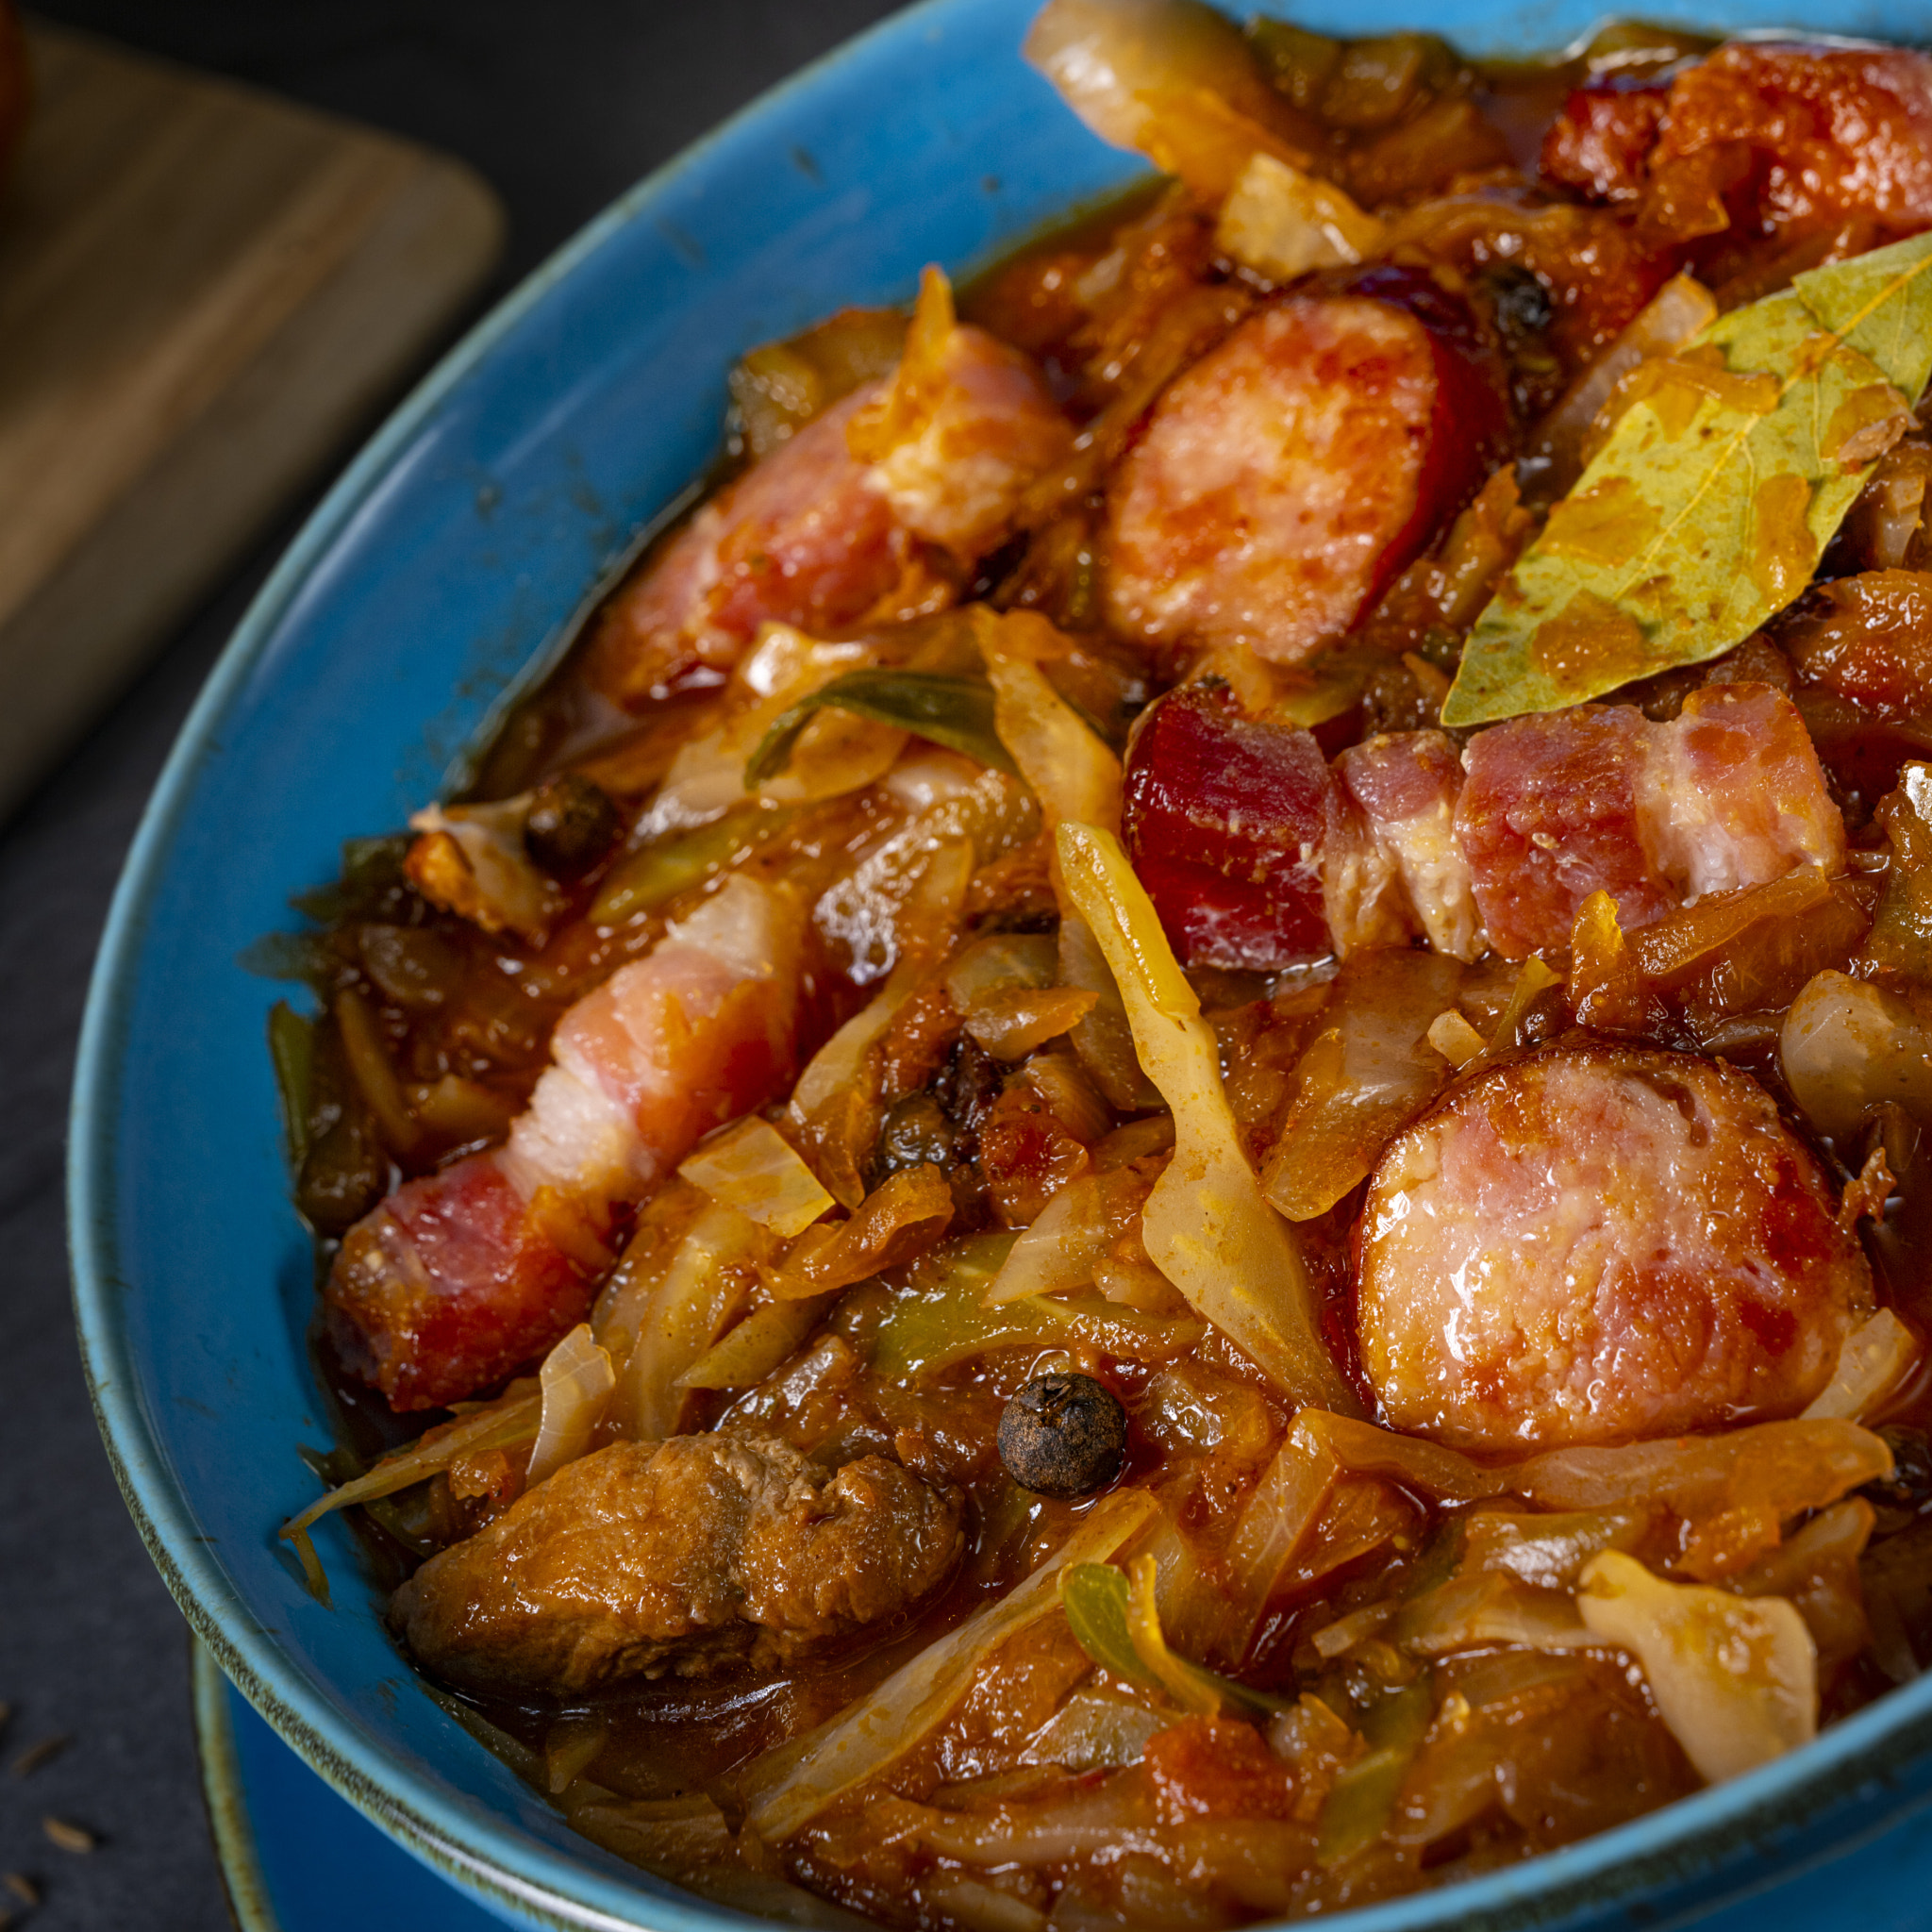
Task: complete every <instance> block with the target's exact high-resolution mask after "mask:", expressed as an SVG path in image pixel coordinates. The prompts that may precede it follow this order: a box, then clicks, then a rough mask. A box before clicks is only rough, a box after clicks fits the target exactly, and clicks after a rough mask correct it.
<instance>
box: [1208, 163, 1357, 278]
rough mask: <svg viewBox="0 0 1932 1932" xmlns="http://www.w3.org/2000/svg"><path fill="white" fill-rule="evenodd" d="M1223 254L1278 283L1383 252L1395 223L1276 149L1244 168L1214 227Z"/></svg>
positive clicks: (1338, 266)
mask: <svg viewBox="0 0 1932 1932" xmlns="http://www.w3.org/2000/svg"><path fill="white" fill-rule="evenodd" d="M1214 240H1215V243H1216V245H1217V246H1218V247H1219V248H1220V250H1221V252H1222V253H1223V254H1224V255H1226V256H1229V257H1231V258H1233V259H1234V260H1236V261H1238V262H1240V263H1241V264H1242V266H1243V267H1246V268H1251V269H1253V270H1254V271H1255V272H1256V273H1257V275H1266V276H1267V277H1268V279H1269V280H1270V281H1271V282H1291V281H1293V280H1294V278H1295V277H1296V276H1297V275H1307V273H1308V271H1309V270H1310V269H1317V268H1341V267H1346V266H1348V265H1349V264H1351V263H1354V262H1357V261H1361V260H1364V259H1366V258H1368V257H1369V256H1372V255H1378V254H1380V253H1381V250H1382V248H1383V245H1384V244H1385V242H1387V240H1388V230H1387V229H1386V228H1384V227H1383V225H1382V224H1381V223H1380V222H1378V221H1377V220H1376V219H1375V218H1374V215H1372V214H1370V213H1369V212H1368V210H1367V209H1365V208H1358V207H1357V205H1356V204H1355V203H1354V202H1353V201H1351V200H1350V199H1349V198H1348V196H1347V195H1345V194H1344V193H1342V192H1341V189H1339V188H1337V187H1335V186H1334V185H1333V184H1332V183H1330V182H1327V181H1318V180H1317V179H1316V178H1315V177H1314V175H1310V174H1307V173H1306V172H1305V171H1304V170H1302V169H1300V168H1296V167H1291V166H1290V165H1289V163H1288V162H1286V161H1284V160H1281V159H1280V158H1277V157H1276V156H1274V155H1271V154H1262V153H1257V154H1255V155H1254V156H1252V157H1251V158H1249V161H1248V164H1247V166H1246V167H1245V168H1243V169H1242V170H1241V177H1240V179H1239V180H1237V181H1236V182H1235V184H1234V189H1233V191H1232V192H1230V194H1229V195H1228V197H1227V200H1226V202H1225V203H1224V205H1223V207H1222V210H1221V220H1220V222H1219V224H1218V225H1217V226H1216V227H1215V230H1214Z"/></svg>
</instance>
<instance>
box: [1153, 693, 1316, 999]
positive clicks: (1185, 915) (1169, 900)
mask: <svg viewBox="0 0 1932 1932" xmlns="http://www.w3.org/2000/svg"><path fill="white" fill-rule="evenodd" d="M1330 789H1331V780H1330V778H1329V774H1328V768H1327V766H1326V765H1325V764H1324V762H1323V758H1322V753H1321V748H1320V747H1319V746H1318V745H1317V744H1316V742H1315V741H1314V739H1313V737H1312V736H1311V735H1310V734H1309V733H1307V732H1306V731H1301V730H1296V729H1294V728H1292V727H1291V726H1289V725H1285V724H1254V723H1251V722H1250V721H1248V720H1247V719H1245V718H1243V717H1242V716H1241V709H1240V707H1239V706H1238V705H1237V704H1236V702H1235V698H1234V694H1233V692H1232V691H1229V690H1228V689H1227V687H1226V686H1225V685H1224V684H1219V683H1213V682H1208V681H1205V680H1204V681H1203V682H1201V683H1199V684H1190V685H1183V686H1182V687H1181V688H1180V689H1179V690H1178V691H1170V692H1169V693H1168V694H1167V696H1165V697H1164V698H1162V699H1160V700H1159V702H1158V704H1156V705H1155V706H1154V707H1153V708H1151V709H1150V710H1149V711H1148V713H1147V714H1146V716H1145V718H1144V719H1143V720H1142V722H1141V727H1140V730H1139V731H1138V732H1137V733H1136V735H1135V738H1134V742H1133V744H1132V746H1131V748H1130V749H1129V751H1128V753H1127V767H1126V785H1125V793H1124V824H1125V830H1126V839H1127V854H1128V857H1129V858H1130V859H1131V860H1132V862H1133V866H1134V870H1135V872H1136V873H1137V874H1140V878H1141V884H1142V885H1144V886H1145V887H1146V888H1147V892H1148V896H1149V897H1150V898H1151V899H1152V900H1153V901H1154V908H1155V910H1156V911H1157V912H1158V913H1159V915H1160V923H1161V925H1162V927H1163V928H1164V929H1165V931H1166V933H1167V936H1168V938H1169V939H1170V940H1171V941H1173V943H1174V951H1175V952H1176V953H1177V954H1178V955H1179V956H1180V958H1181V959H1182V961H1183V962H1184V963H1185V964H1187V965H1190V966H1232V967H1244V968H1248V969H1250V970H1254V971H1260V972H1272V971H1274V970H1276V969H1278V968H1280V967H1283V966H1290V965H1293V964H1295V963H1296V962H1298V961H1302V960H1307V959H1319V958H1322V957H1323V956H1324V954H1325V953H1326V952H1327V951H1328V925H1327V921H1326V919H1325V918H1324V913H1323V908H1322V874H1321V871H1320V864H1319V861H1320V855H1321V850H1322V843H1323V840H1324V835H1325V832H1326V828H1327V819H1328V796H1329V791H1330Z"/></svg>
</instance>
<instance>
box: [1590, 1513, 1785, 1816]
mask: <svg viewBox="0 0 1932 1932" xmlns="http://www.w3.org/2000/svg"><path fill="white" fill-rule="evenodd" d="M1576 1602H1577V1607H1578V1608H1579V1609H1580V1610H1581V1611H1582V1612H1583V1621H1584V1622H1585V1623H1586V1624H1589V1626H1590V1630H1591V1635H1592V1636H1593V1637H1597V1638H1599V1639H1602V1640H1603V1641H1607V1642H1610V1643H1615V1644H1619V1645H1621V1646H1622V1647H1623V1648H1624V1650H1627V1651H1628V1652H1629V1653H1630V1654H1631V1656H1633V1657H1635V1658H1636V1659H1637V1661H1638V1662H1639V1663H1640V1664H1641V1665H1642V1667H1643V1674H1644V1676H1645V1678H1646V1679H1647V1680H1648V1681H1649V1684H1650V1690H1651V1695H1652V1696H1653V1697H1655V1698H1656V1699H1657V1709H1658V1711H1659V1712H1660V1713H1661V1714H1662V1716H1663V1720H1664V1722H1665V1724H1669V1725H1670V1727H1671V1731H1672V1733H1673V1735H1674V1737H1675V1738H1676V1740H1677V1741H1678V1743H1680V1744H1681V1745H1683V1747H1684V1752H1685V1755H1686V1756H1687V1757H1689V1758H1690V1759H1691V1763H1692V1764H1694V1765H1695V1766H1696V1767H1697V1770H1698V1773H1699V1774H1700V1775H1701V1776H1703V1777H1704V1778H1706V1779H1707V1780H1708V1781H1709V1782H1710V1783H1711V1784H1719V1783H1721V1782H1722V1781H1723V1780H1724V1779H1725V1778H1730V1777H1737V1776H1739V1775H1740V1774H1741V1773H1744V1772H1747V1771H1754V1770H1756V1769H1757V1766H1758V1765H1760V1764H1768V1763H1770V1761H1771V1760H1772V1759H1773V1758H1774V1757H1782V1756H1783V1754H1784V1753H1785V1752H1787V1751H1789V1750H1790V1749H1792V1748H1793V1747H1794V1746H1795V1745H1798V1744H1803V1743H1807V1742H1808V1741H1809V1740H1811V1739H1812V1738H1813V1737H1815V1736H1816V1735H1817V1732H1818V1656H1817V1652H1816V1650H1815V1648H1814V1647H1813V1645H1812V1641H1811V1633H1810V1632H1809V1631H1808V1630H1807V1629H1806V1627H1805V1620H1804V1618H1802V1617H1801V1616H1800V1615H1799V1614H1798V1612H1797V1610H1796V1609H1795V1607H1793V1606H1791V1605H1790V1604H1789V1603H1787V1602H1786V1601H1785V1600H1784V1599H1783V1598H1782V1597H1774V1596H1767V1597H1752V1598H1741V1597H1737V1596H1733V1595H1732V1594H1731V1592H1730V1591H1727V1590H1710V1589H1707V1588H1706V1587H1704V1586H1703V1585H1701V1584H1686V1583H1667V1582H1665V1581H1664V1579H1663V1578H1662V1577H1660V1576H1653V1575H1652V1574H1651V1573H1650V1572H1649V1571H1648V1570H1646V1569H1645V1568H1644V1567H1643V1565H1642V1564H1641V1563H1640V1562H1639V1561H1638V1560H1637V1559H1636V1557H1626V1556H1624V1554H1623V1553H1622V1552H1621V1551H1618V1550H1605V1551H1604V1552H1603V1553H1602V1554H1601V1555H1599V1556H1596V1557H1591V1560H1590V1563H1589V1564H1588V1566H1587V1567H1586V1568H1585V1570H1584V1572H1583V1576H1582V1587H1581V1589H1580V1590H1579V1591H1578V1593H1577V1599H1576Z"/></svg>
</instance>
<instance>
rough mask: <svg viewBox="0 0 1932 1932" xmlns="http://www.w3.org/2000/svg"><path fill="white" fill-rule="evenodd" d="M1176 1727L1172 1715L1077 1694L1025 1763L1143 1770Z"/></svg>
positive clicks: (1036, 1739)
mask: <svg viewBox="0 0 1932 1932" xmlns="http://www.w3.org/2000/svg"><path fill="white" fill-rule="evenodd" d="M1062 1574H1064V1573H1062ZM1173 1722H1174V1718H1173V1714H1172V1713H1171V1712H1164V1711H1158V1710H1150V1709H1149V1708H1148V1707H1146V1706H1145V1705H1144V1704H1132V1703H1129V1702H1128V1700H1127V1699H1126V1698H1124V1697H1117V1696H1114V1695H1112V1694H1111V1693H1110V1692H1108V1691H1074V1694H1073V1695H1072V1696H1071V1697H1069V1698H1068V1699H1067V1701H1066V1702H1065V1703H1064V1704H1062V1705H1061V1706H1060V1707H1059V1708H1058V1710H1057V1711H1055V1712H1054V1714H1053V1716H1052V1717H1050V1718H1049V1719H1048V1720H1047V1721H1046V1723H1045V1724H1042V1725H1041V1728H1040V1729H1039V1730H1038V1731H1036V1732H1035V1733H1034V1734H1033V1738H1032V1740H1031V1741H1030V1742H1028V1744H1027V1745H1026V1748H1025V1749H1024V1751H1022V1752H1021V1753H1020V1762H1021V1763H1022V1764H1058V1765H1063V1766H1065V1768H1066V1769H1067V1770H1069V1771H1092V1770H1094V1769H1095V1768H1096V1767H1098V1766H1101V1765H1109V1766H1116V1765H1123V1764H1138V1763H1140V1761H1141V1757H1142V1756H1143V1755H1144V1753H1145V1752H1146V1749H1147V1742H1148V1740H1149V1739H1151V1738H1155V1737H1158V1735H1159V1734H1160V1733H1161V1732H1162V1731H1164V1730H1166V1729H1167V1728H1168V1726H1169V1725H1170V1724H1173Z"/></svg>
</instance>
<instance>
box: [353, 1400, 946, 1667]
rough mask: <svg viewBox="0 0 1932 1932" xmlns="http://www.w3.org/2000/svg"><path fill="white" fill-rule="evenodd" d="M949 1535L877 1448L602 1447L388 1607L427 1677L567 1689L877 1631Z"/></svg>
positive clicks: (936, 1575)
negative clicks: (834, 1461) (821, 1457)
mask: <svg viewBox="0 0 1932 1932" xmlns="http://www.w3.org/2000/svg"><path fill="white" fill-rule="evenodd" d="M960 1543H961V1537H960V1529H959V1505H958V1497H957V1496H955V1495H953V1494H952V1493H950V1492H944V1493H942V1492H941V1491H939V1490H936V1489H934V1488H933V1487H932V1486H931V1485H930V1484H928V1483H926V1482H924V1481H923V1480H922V1479H921V1478H920V1477H918V1476H916V1475H914V1474H912V1473H911V1472H910V1471H909V1470H907V1469H905V1468H902V1467H901V1466H900V1465H899V1464H898V1463H896V1462H893V1461H891V1460H889V1459H888V1458H887V1457H882V1456H865V1457H859V1458H858V1460H857V1461H854V1462H848V1463H846V1464H845V1465H844V1466H843V1467H842V1468H841V1469H840V1470H838V1471H837V1472H836V1473H834V1472H829V1471H826V1470H824V1469H821V1468H818V1467H816V1466H815V1465H812V1464H809V1463H808V1462H807V1461H806V1460H805V1458H804V1457H801V1456H800V1455H799V1454H798V1452H797V1451H796V1450H794V1449H792V1448H791V1447H790V1446H789V1445H788V1444H786V1443H785V1442H783V1441H779V1440H778V1439H777V1438H776V1437H773V1436H766V1435H759V1434H750V1433H736V1434H728V1435H726V1434H719V1435H709V1436H675V1437H673V1438H672V1439H671V1440H670V1441H666V1442H613V1443H611V1444H609V1445H608V1447H606V1448H603V1449H599V1450H596V1451H594V1452H593V1453H592V1454H591V1455H589V1456H585V1457H580V1458H579V1459H578V1460H576V1461H575V1462H568V1463H566V1464H564V1466H563V1467H562V1468H561V1469H560V1470H558V1472H557V1474H555V1475H553V1476H552V1477H550V1479H549V1480H548V1481H547V1482H542V1483H540V1484H538V1486H537V1487H536V1488H535V1489H534V1490H531V1491H527V1492H526V1493H525V1494H524V1495H522V1496H520V1497H519V1498H518V1499H517V1501H516V1502H515V1503H513V1504H512V1505H511V1506H510V1507H509V1508H508V1509H507V1510H506V1511H505V1512H504V1513H503V1514H502V1515H501V1516H499V1517H497V1518H495V1519H494V1520H493V1521H492V1522H491V1523H490V1524H487V1525H486V1526H485V1527H484V1528H483V1529H482V1530H481V1531H479V1532H478V1533H477V1534H476V1535H475V1536H474V1537H472V1538H470V1539H469V1541H466V1542H460V1543H457V1544H455V1545H453V1546H452V1547H451V1548H449V1549H447V1550H444V1551H442V1552H441V1554H440V1555H438V1556H435V1557H430V1559H429V1560H428V1561H427V1562H426V1563H425V1564H424V1565H423V1567H422V1568H421V1569H420V1570H418V1571H417V1572H416V1574H415V1575H414V1576H412V1577H411V1578H410V1579H409V1581H408V1583H406V1584H404V1585H403V1587H402V1588H401V1589H400V1590H399V1591H397V1592H396V1594H395V1599H394V1601H393V1603H392V1605H391V1612H390V1614H391V1621H392V1622H393V1623H394V1624H396V1625H397V1626H398V1627H399V1628H400V1629H401V1630H402V1631H403V1632H404V1634H405V1635H406V1636H407V1638H408V1643H409V1647H410V1649H411V1650H412V1651H414V1652H415V1654H416V1656H417V1657H419V1658H420V1659H421V1660H422V1661H423V1663H424V1664H425V1665H426V1666H427V1667H428V1668H429V1669H430V1670H432V1671H434V1672H435V1673H436V1674H438V1675H439V1676H442V1677H447V1678H449V1679H451V1680H452V1681H454V1682H457V1683H460V1684H466V1685H472V1686H475V1687H476V1688H478V1689H499V1690H501V1689H504V1688H513V1689H517V1690H523V1691H539V1692H541V1693H543V1694H545V1695H548V1696H553V1697H571V1696H576V1695H579V1694H581V1693H583V1692H585V1691H593V1690H596V1689H598V1688H600V1687H602V1686H604V1685H607V1684H615V1683H619V1682H622V1681H625V1679H630V1678H639V1677H661V1676H664V1675H667V1674H669V1675H674V1676H683V1677H701V1676H708V1675H710V1674H714V1673H716V1672H718V1671H721V1670H724V1669H727V1668H730V1667H732V1666H734V1665H738V1664H741V1663H749V1664H751V1665H753V1666H758V1665H770V1664H782V1663H787V1662H791V1661H792V1660H793V1659H795V1658H798V1657H806V1656H808V1655H810V1654H811V1653H813V1652H814V1651H821V1650H824V1648H826V1647H827V1646H828V1645H831V1644H833V1643H836V1642H838V1641H841V1640H843V1639H846V1638H849V1637H852V1636H854V1635H855V1634H857V1633H858V1632H861V1631H864V1630H866V1629H868V1628H877V1627H880V1626H883V1625H887V1624H891V1623H892V1622H894V1621H895V1620H897V1619H898V1618H900V1617H901V1616H903V1615H904V1614H905V1613H906V1612H907V1611H908V1610H909V1609H911V1608H912V1607H914V1606H916V1605H917V1604H919V1603H920V1602H921V1601H923V1600H924V1598H926V1597H927V1596H929V1595H930V1594H931V1593H932V1592H933V1591H934V1590H936V1589H937V1588H938V1587H939V1585H940V1584H941V1582H943V1581H944V1580H945V1578H946V1576H947V1575H948V1574H950V1573H951V1571H952V1569H953V1566H954V1564H955V1562H956V1561H957V1560H958V1555H959V1549H960Z"/></svg>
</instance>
